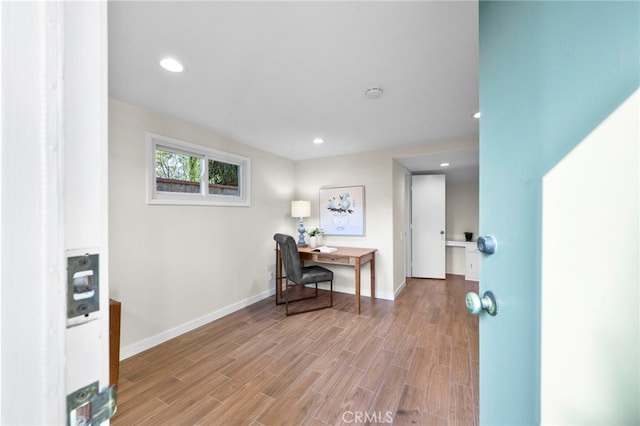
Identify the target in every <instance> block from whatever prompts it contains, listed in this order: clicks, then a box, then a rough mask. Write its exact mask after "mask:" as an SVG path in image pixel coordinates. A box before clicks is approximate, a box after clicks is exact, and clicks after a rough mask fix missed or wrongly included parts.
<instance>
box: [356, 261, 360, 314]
mask: <svg viewBox="0 0 640 426" xmlns="http://www.w3.org/2000/svg"><path fill="white" fill-rule="evenodd" d="M355 266H356V314H357V315H360V266H361V265H360V260H358V262H356V265H355Z"/></svg>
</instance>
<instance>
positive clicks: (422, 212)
mask: <svg viewBox="0 0 640 426" xmlns="http://www.w3.org/2000/svg"><path fill="white" fill-rule="evenodd" d="M445 183H446V181H445V175H415V176H412V179H411V234H412V235H411V242H412V249H411V276H412V277H419V278H440V279H444V278H445V274H446V247H445V231H444V230H445V224H446V189H445Z"/></svg>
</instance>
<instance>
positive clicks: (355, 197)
mask: <svg viewBox="0 0 640 426" xmlns="http://www.w3.org/2000/svg"><path fill="white" fill-rule="evenodd" d="M318 206H319V209H320V214H319V222H320V229H322V231H323V234H324V235H348V236H363V235H364V211H365V203H364V185H356V186H334V187H323V188H320V193H319V203H318Z"/></svg>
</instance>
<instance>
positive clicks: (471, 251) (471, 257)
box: [447, 240, 480, 281]
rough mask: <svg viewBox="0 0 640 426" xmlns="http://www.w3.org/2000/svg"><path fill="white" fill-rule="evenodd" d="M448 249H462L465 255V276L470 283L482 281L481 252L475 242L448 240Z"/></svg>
mask: <svg viewBox="0 0 640 426" xmlns="http://www.w3.org/2000/svg"><path fill="white" fill-rule="evenodd" d="M447 247H461V248H463V249H464V255H465V276H464V279H465V280H468V281H479V280H480V251H479V250H478V249H477V247H476V242H475V241H457V240H448V241H447Z"/></svg>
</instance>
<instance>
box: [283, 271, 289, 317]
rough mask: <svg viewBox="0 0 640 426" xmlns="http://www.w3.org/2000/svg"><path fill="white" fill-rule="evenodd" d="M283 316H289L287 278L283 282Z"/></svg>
mask: <svg viewBox="0 0 640 426" xmlns="http://www.w3.org/2000/svg"><path fill="white" fill-rule="evenodd" d="M284 291H285V294H284V314H285V315H286V316H289V279H288V278H287V280H286V281H285V284H284Z"/></svg>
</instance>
